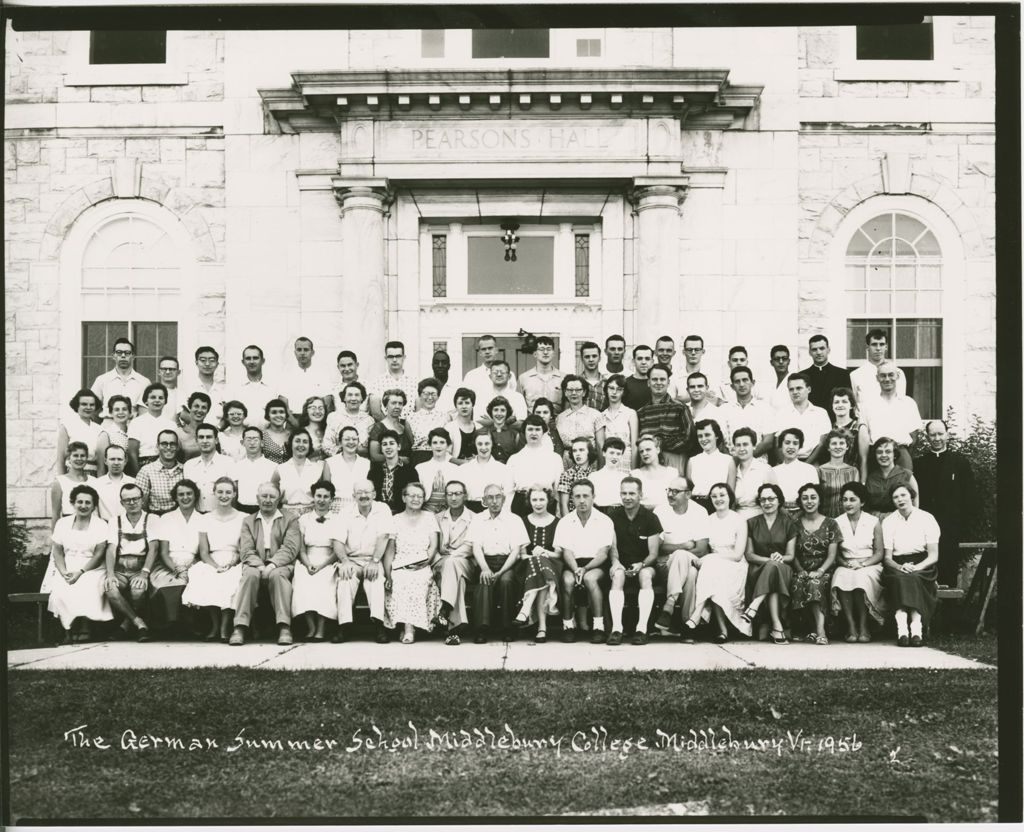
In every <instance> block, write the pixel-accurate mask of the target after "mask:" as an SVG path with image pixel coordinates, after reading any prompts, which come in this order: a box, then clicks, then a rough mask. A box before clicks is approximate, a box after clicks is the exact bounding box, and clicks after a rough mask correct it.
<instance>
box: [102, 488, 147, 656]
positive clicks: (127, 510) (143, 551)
mask: <svg viewBox="0 0 1024 832" xmlns="http://www.w3.org/2000/svg"><path fill="white" fill-rule="evenodd" d="M121 506H122V507H123V508H124V512H123V513H122V514H118V515H117V517H115V518H114V519H113V520H111V522H110V523H109V527H110V528H109V532H110V533H109V536H108V538H107V580H106V582H105V583H104V585H103V588H104V590H105V591H106V594H107V601H108V602H109V603H110V606H111V607H112V608H113V609H114V612H116V613H117V614H118V615H120V616H121V619H122V620H121V629H122V630H123V632H124V633H126V634H127V632H128V629H129V627H131V626H134V627H135V628H136V631H137V637H138V640H139V641H149V627H148V626H147V625H146V622H145V620H144V619H143V618H142V613H143V612H145V609H146V598H147V596H148V592H149V574H150V572H152V571H153V564H154V563H155V562H156V556H157V552H158V550H159V544H158V543H157V541H156V538H154V537H153V533H154V531H155V526H154V524H155V523H156V522H157V517H156V515H154V514H149V513H147V512H146V511H145V510H144V509H143V507H142V489H140V488H139V487H138V486H137V485H136V484H135V483H129V484H128V485H124V486H121Z"/></svg>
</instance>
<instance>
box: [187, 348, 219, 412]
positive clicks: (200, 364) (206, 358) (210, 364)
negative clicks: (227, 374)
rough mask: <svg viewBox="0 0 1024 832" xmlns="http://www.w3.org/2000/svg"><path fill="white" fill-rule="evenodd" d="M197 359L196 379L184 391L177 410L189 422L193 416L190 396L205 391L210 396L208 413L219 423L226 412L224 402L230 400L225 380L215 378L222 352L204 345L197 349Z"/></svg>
mask: <svg viewBox="0 0 1024 832" xmlns="http://www.w3.org/2000/svg"><path fill="white" fill-rule="evenodd" d="M195 361H196V380H195V381H194V382H193V383H192V384H190V385H189V386H188V388H187V389H186V390H185V391H184V399H182V400H181V402H180V406H179V407H178V408H177V410H178V411H181V414H180V415H181V420H182V422H184V423H186V424H187V422H188V419H190V418H191V416H190V415H189V413H188V408H187V403H188V400H189V397H190V396H191V395H192V394H193V393H205V394H206V395H207V396H209V397H210V412H209V413H207V414H206V415H207V416H208V417H209V419H210V421H211V422H213V423H214V424H218V423H219V422H220V420H221V417H222V416H223V414H224V402H226V401H228V398H227V390H226V387H225V385H224V382H222V381H217V380H216V379H215V378H214V375H215V374H216V372H217V367H218V366H220V353H218V352H217V350H215V349H214V348H213V347H207V346H202V347H199V348H197V349H196V352H195Z"/></svg>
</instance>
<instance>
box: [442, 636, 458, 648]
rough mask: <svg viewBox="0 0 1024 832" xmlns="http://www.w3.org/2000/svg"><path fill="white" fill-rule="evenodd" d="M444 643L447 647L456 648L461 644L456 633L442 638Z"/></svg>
mask: <svg viewBox="0 0 1024 832" xmlns="http://www.w3.org/2000/svg"><path fill="white" fill-rule="evenodd" d="M444 643H445V644H447V645H448V646H449V647H457V646H458V645H460V644H462V639H461V638H459V634H458V633H448V635H446V636H445V637H444Z"/></svg>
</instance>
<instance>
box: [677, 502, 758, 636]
mask: <svg viewBox="0 0 1024 832" xmlns="http://www.w3.org/2000/svg"><path fill="white" fill-rule="evenodd" d="M708 496H709V497H710V498H711V506H712V508H713V509H714V513H713V514H711V515H709V516H708V526H707V528H708V545H709V546H710V548H711V551H710V552H709V553H708V554H706V555H704V557H702V558H701V559H700V570H699V571H698V572H697V586H696V589H695V598H694V608H693V610H694V611H693V615H692V617H690V618H689V619H687V620H686V621H685V622H684V623H685V626H686V627H687V628H688V629H690V630H696V629H697V625H698V624H699V623H700V622H701V621H708V620H710V618H711V614H712V611H714V616H715V623H716V624H717V625H718V635H716V636H715V641H716V642H718V643H719V644H724V643H725V642H727V641H728V640H729V633H728V629H727V628H728V624H732V625H733V627H735V628H736V629H737V630H739V631H740V632H741V633H742V634H743V635H746V636H749V635H750V622H749V621H747V620H746V619H745V618H743V615H742V613H743V588H744V584H745V583H746V580H747V561H746V560H745V559H744V556H743V555H744V552H746V550H747V524H746V523H744V522H743V520H741V519H740V516H739V515H738V514H737V513H736V512H735V511H733V510H732V508H733V506H734V505H735V504H736V497H735V495H734V494H733V492H732V489H731V488H730V487H729V486H728V485H727V484H726V483H724V482H719V483H715V484H714V485H713V486H711V488H710V490H709V493H708Z"/></svg>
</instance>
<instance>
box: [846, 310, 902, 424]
mask: <svg viewBox="0 0 1024 832" xmlns="http://www.w3.org/2000/svg"><path fill="white" fill-rule="evenodd" d="M864 343H865V344H867V359H868V363H867V364H862V365H861V366H860V367H858V368H857V369H856V370H852V371H851V372H850V383H851V384H852V385H853V395H854V397H855V398H856V399H857V407H859V408H860V409H861V410H862V411H863V410H864V408H865V407H867V405H868V404H869V403H870V402H872V401H873V400H875V399H877V398H878V397H879V395H880V394H881V392H882V388H881V387H879V384H878V368H879V367H881V366H882V364H883V362H884V361H885V359H886V353H887V352H888V350H889V338H888V336H887V335H886V334H885V330H884V329H877V328H876V329H870V330H868V334H867V335H866V336H865V337H864ZM897 369H898V368H897ZM896 393H897V395H900V396H905V395H907V379H906V376H905V374H904V373H903V371H902V370H900V372H899V375H898V376H897V378H896Z"/></svg>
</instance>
